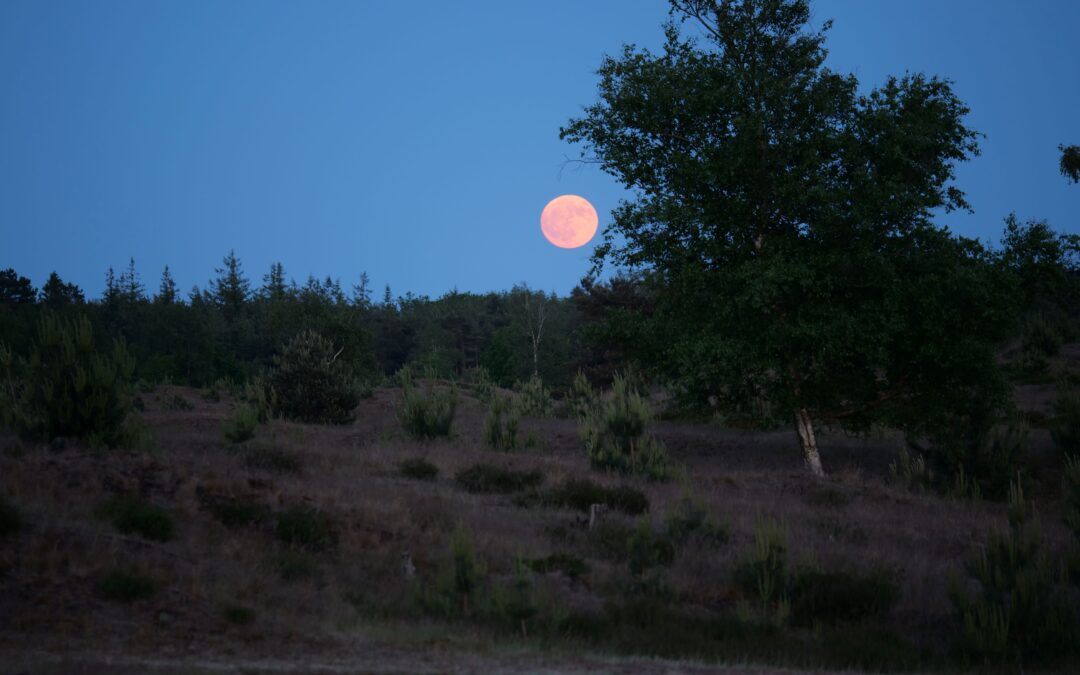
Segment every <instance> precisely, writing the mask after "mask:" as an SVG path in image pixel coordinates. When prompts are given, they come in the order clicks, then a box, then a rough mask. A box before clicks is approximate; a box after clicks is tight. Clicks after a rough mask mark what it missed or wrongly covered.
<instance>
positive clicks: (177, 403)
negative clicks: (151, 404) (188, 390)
mask: <svg viewBox="0 0 1080 675" xmlns="http://www.w3.org/2000/svg"><path fill="white" fill-rule="evenodd" d="M161 408H162V409H163V410H180V411H187V410H194V409H195V406H193V405H191V403H190V402H189V401H188V400H187V399H186V398H184V397H183V396H181V395H180V394H173V395H172V396H170V397H169V398H167V399H165V402H164V403H162V404H161Z"/></svg>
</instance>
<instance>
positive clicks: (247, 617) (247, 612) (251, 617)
mask: <svg viewBox="0 0 1080 675" xmlns="http://www.w3.org/2000/svg"><path fill="white" fill-rule="evenodd" d="M221 616H222V618H224V619H225V620H226V621H228V622H229V623H231V624H234V625H237V626H246V625H248V624H250V623H252V622H254V621H255V610H253V609H251V608H250V607H244V606H241V605H226V606H225V608H224V609H223V610H222V611H221Z"/></svg>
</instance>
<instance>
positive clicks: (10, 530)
mask: <svg viewBox="0 0 1080 675" xmlns="http://www.w3.org/2000/svg"><path fill="white" fill-rule="evenodd" d="M22 527H23V519H22V514H21V513H19V509H18V508H16V507H15V504H13V503H12V502H11V501H10V500H8V498H7V497H4V496H3V495H0V538H4V537H10V536H12V535H15V534H18V532H19V531H20V530H21V529H22Z"/></svg>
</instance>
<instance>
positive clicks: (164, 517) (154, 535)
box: [96, 495, 175, 541]
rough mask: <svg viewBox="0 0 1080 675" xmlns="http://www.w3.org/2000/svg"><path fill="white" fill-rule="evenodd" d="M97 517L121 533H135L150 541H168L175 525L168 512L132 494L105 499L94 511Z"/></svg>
mask: <svg viewBox="0 0 1080 675" xmlns="http://www.w3.org/2000/svg"><path fill="white" fill-rule="evenodd" d="M96 513H97V515H98V517H100V518H102V519H104V520H107V521H109V522H110V523H112V525H113V527H115V528H116V529H117V531H119V532H122V533H123V534H137V535H139V536H140V537H143V538H144V539H150V540H152V541H169V540H171V539H172V538H173V533H174V531H175V526H174V524H173V519H172V516H170V515H169V512H168V511H166V510H164V509H161V508H158V507H156V506H152V505H150V504H147V503H145V502H143V501H142V500H140V499H139V498H138V497H135V496H132V495H120V496H116V497H112V498H111V499H108V500H106V501H105V502H103V503H102V504H101V505H100V506H98V508H97V511H96Z"/></svg>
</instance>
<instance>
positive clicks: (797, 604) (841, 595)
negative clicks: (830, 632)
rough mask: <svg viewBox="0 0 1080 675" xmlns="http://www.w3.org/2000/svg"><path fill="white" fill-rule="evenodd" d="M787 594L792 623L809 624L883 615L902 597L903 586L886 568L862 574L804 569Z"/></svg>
mask: <svg viewBox="0 0 1080 675" xmlns="http://www.w3.org/2000/svg"><path fill="white" fill-rule="evenodd" d="M788 594H789V595H790V598H791V617H792V621H793V623H795V624H796V625H800V626H809V625H811V624H812V623H814V622H822V623H840V622H858V621H866V620H868V619H871V618H875V617H881V616H884V615H885V614H887V613H888V612H889V611H890V610H891V609H892V608H893V606H894V605H895V604H896V601H897V600H899V599H900V588H899V586H897V584H896V580H895V579H894V578H893V575H892V574H890V573H889V572H886V571H875V572H873V573H871V574H866V575H860V574H852V573H849V572H821V571H817V570H804V571H802V572H800V573H798V574H796V575H795V577H794V578H793V579H792V580H791V582H790V584H789V586H788Z"/></svg>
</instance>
